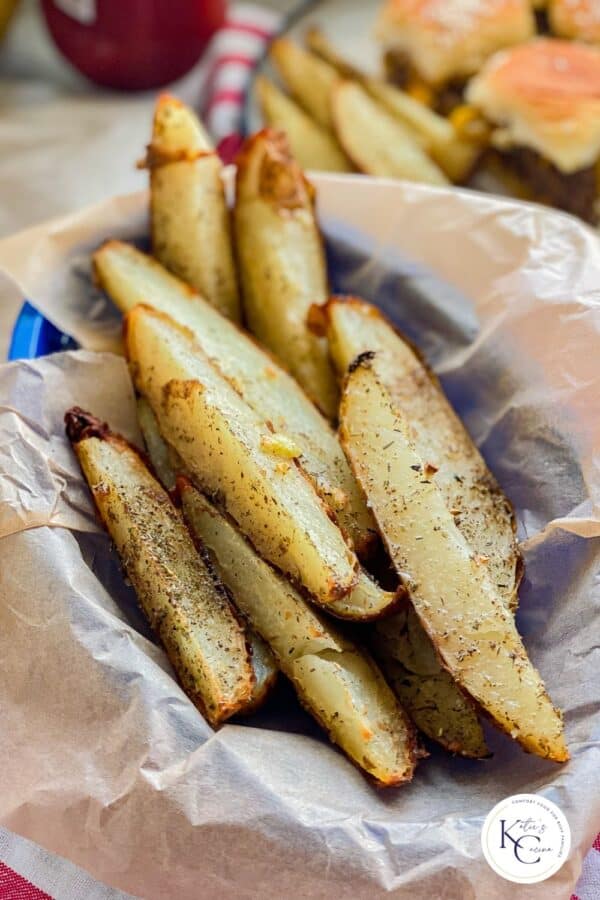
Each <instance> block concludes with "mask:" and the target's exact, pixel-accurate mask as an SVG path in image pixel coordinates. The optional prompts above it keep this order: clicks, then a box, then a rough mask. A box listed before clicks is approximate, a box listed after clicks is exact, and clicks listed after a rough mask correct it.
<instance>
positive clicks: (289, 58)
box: [269, 37, 339, 131]
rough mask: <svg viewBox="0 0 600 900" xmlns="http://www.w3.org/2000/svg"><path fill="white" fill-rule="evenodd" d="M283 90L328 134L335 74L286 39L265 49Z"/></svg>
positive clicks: (319, 60)
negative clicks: (284, 88) (267, 49)
mask: <svg viewBox="0 0 600 900" xmlns="http://www.w3.org/2000/svg"><path fill="white" fill-rule="evenodd" d="M269 58H270V60H271V61H272V62H273V64H274V65H275V68H276V69H277V73H278V74H279V77H280V78H281V80H282V82H283V84H284V87H286V88H287V89H288V91H289V92H290V94H291V95H292V97H293V98H294V100H296V102H297V103H298V104H299V105H300V106H301V107H302V109H304V111H305V112H306V113H308V115H309V116H310V117H311V119H313V120H314V121H315V122H317V123H318V124H319V125H320V126H321V127H322V128H326V129H328V130H329V131H331V129H332V126H333V122H332V118H331V91H332V88H333V86H334V84H336V82H337V81H338V80H339V75H338V73H337V72H336V70H335V69H334V68H333V67H332V66H330V65H329V64H328V63H326V62H324V61H323V60H322V59H319V57H318V56H315V55H314V53H309V52H308V51H307V50H305V49H304V47H300V46H299V45H298V44H296V43H294V41H290V40H289V39H288V38H283V37H280V38H277V39H276V40H274V41H273V42H272V44H271V46H270V47H269Z"/></svg>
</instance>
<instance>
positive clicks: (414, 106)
mask: <svg viewBox="0 0 600 900" xmlns="http://www.w3.org/2000/svg"><path fill="white" fill-rule="evenodd" d="M364 86H365V88H366V90H367V91H368V93H369V94H370V95H371V96H372V97H373V98H374V99H375V100H377V101H378V103H380V104H381V106H383V107H384V108H385V109H386V110H387V112H388V113H391V115H393V116H394V117H395V118H397V119H398V121H399V122H400V123H401V124H403V125H406V126H408V127H409V128H411V129H412V130H413V132H414V134H415V135H417V136H418V137H419V139H420V140H421V141H422V143H423V146H424V147H425V150H426V151H427V152H428V153H429V154H430V155H431V157H432V158H433V160H434V161H435V162H436V163H437V164H438V165H439V166H440V167H441V168H442V169H443V171H444V172H445V174H446V175H447V176H448V178H450V180H451V181H453V182H455V183H456V182H462V181H465V179H467V178H468V177H469V175H470V174H471V172H472V171H473V168H474V167H475V164H476V162H477V160H478V159H479V157H480V156H481V153H482V151H483V149H484V146H483V144H482V143H481V142H477V141H467V140H464V139H462V138H460V137H459V135H458V134H457V133H456V130H455V129H454V128H453V126H452V124H451V122H449V121H448V119H445V118H444V116H440V115H439V114H438V113H436V112H434V111H433V110H432V109H429V107H427V106H425V105H424V104H423V103H419V101H418V100H415V99H414V98H413V97H411V96H410V95H409V94H407V93H406V92H405V91H401V90H400V88H397V87H395V86H394V85H392V84H387V83H386V82H385V81H379V80H378V79H376V78H368V79H367V80H366V81H365V82H364Z"/></svg>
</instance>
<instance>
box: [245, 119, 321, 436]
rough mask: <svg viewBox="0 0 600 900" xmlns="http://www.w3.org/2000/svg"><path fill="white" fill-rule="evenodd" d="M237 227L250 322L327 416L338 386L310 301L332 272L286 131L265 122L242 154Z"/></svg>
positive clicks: (308, 191)
mask: <svg viewBox="0 0 600 900" xmlns="http://www.w3.org/2000/svg"><path fill="white" fill-rule="evenodd" d="M236 185H237V196H236V202H235V207H234V217H233V221H234V228H235V236H236V247H237V254H238V263H239V269H240V278H241V283H242V292H243V300H244V311H245V313H246V318H247V320H248V324H249V327H250V330H251V331H252V332H253V333H254V334H255V335H256V336H257V338H258V339H259V340H260V341H261V342H262V343H263V344H265V346H267V347H268V348H269V349H270V350H272V351H273V353H274V354H275V356H277V357H278V358H279V359H280V360H282V362H283V363H284V365H285V366H286V367H287V368H288V369H289V370H290V372H291V373H292V375H294V377H295V378H296V379H297V381H298V382H299V383H300V384H301V386H302V387H303V388H304V390H305V391H306V393H307V394H308V395H309V397H310V398H311V400H313V402H314V403H316V404H317V406H318V407H319V408H320V409H321V410H322V412H324V413H325V415H326V416H328V417H329V418H330V419H335V418H336V416H337V404H338V399H339V395H338V387H337V382H336V379H335V375H334V372H333V368H332V366H331V363H330V360H329V355H328V350H327V342H326V341H324V340H323V339H322V338H319V337H316V336H315V335H313V334H311V332H310V331H309V329H308V327H307V323H306V316H307V313H308V310H309V308H310V305H311V303H324V302H325V301H326V300H327V294H328V289H327V273H326V269H325V258H324V254H323V244H322V241H321V235H320V233H319V228H318V226H317V222H316V219H315V213H314V208H313V199H312V193H311V188H310V185H309V184H308V182H307V181H306V180H305V178H304V176H303V174H302V170H301V169H300V167H299V166H298V164H297V163H296V162H295V161H294V160H293V159H292V156H291V154H290V150H289V145H288V142H287V140H286V138H285V135H284V134H282V133H281V132H276V131H271V130H269V129H265V130H264V131H261V132H259V133H258V134H257V135H255V136H254V137H253V138H251V139H250V140H249V141H247V142H246V144H245V146H244V148H243V149H242V152H241V154H240V156H239V158H238V168H237V179H236Z"/></svg>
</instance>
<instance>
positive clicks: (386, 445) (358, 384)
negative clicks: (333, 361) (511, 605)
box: [340, 353, 569, 762]
mask: <svg viewBox="0 0 600 900" xmlns="http://www.w3.org/2000/svg"><path fill="white" fill-rule="evenodd" d="M340 420H341V428H340V430H341V437H342V444H343V446H344V449H345V450H346V453H347V454H348V457H349V459H350V462H351V464H352V466H353V468H354V471H355V474H356V476H357V478H358V481H359V483H360V484H361V485H362V488H363V490H364V491H365V494H366V495H367V497H368V498H369V501H370V503H371V505H372V508H373V512H374V514H375V518H376V519H377V522H378V524H379V527H380V529H381V532H382V536H383V538H384V541H385V543H386V546H387V549H388V552H389V554H390V557H391V558H392V560H393V562H394V565H395V567H396V570H397V572H398V574H399V575H400V577H401V578H402V579H403V582H404V584H405V586H406V587H407V589H408V591H409V594H410V598H411V601H412V603H413V605H414V608H415V610H416V612H417V614H418V616H419V619H420V620H421V623H422V624H423V625H424V627H425V629H426V631H427V632H428V634H429V636H430V638H431V640H432V642H433V644H434V646H435V648H436V651H437V653H438V654H439V657H440V659H441V660H442V662H443V664H444V666H445V667H446V668H447V669H448V671H449V672H450V674H451V675H452V676H453V677H454V679H455V680H456V682H457V683H458V684H459V685H460V686H461V687H463V688H464V689H465V690H466V691H467V692H468V693H469V694H470V695H471V696H472V697H473V699H474V700H476V701H477V702H478V703H479V704H480V705H481V707H482V708H483V709H484V710H485V711H486V712H487V713H488V714H489V715H490V717H491V718H492V719H493V721H494V722H495V723H496V724H497V725H498V726H499V727H500V728H502V729H503V730H504V731H506V732H507V733H508V734H509V735H511V737H513V738H515V739H516V740H517V741H519V743H520V744H521V745H522V746H523V747H524V748H525V749H526V750H528V751H530V752H532V753H536V754H537V755H539V756H542V757H547V758H549V759H553V760H555V761H557V762H564V761H565V760H567V759H568V758H569V754H568V750H567V747H566V744H565V740H564V733H563V723H562V718H561V715H560V713H559V712H558V710H557V709H555V707H554V706H553V705H552V703H551V701H550V699H549V697H548V694H547V693H546V689H545V687H544V684H543V682H542V680H541V678H540V675H539V674H538V672H537V671H536V670H535V668H534V667H533V665H532V664H531V662H530V661H529V659H528V657H527V653H526V651H525V648H524V646H523V643H522V641H521V638H520V636H519V634H518V632H517V629H516V626H515V622H514V619H513V617H512V615H511V614H510V612H509V611H508V610H507V609H506V606H505V604H504V602H503V601H502V599H501V597H500V596H499V594H498V592H497V591H496V590H495V588H494V586H493V585H492V582H491V581H490V579H489V576H488V572H487V567H486V564H485V562H484V561H483V560H481V559H480V558H478V557H477V555H476V554H474V553H473V551H472V549H471V548H470V547H469V545H468V544H467V542H466V540H465V539H464V537H463V535H462V534H461V533H460V531H459V530H458V528H457V527H456V523H455V522H454V518H453V516H452V513H451V512H450V511H449V510H448V507H447V506H446V503H445V500H444V496H443V494H442V492H441V490H440V489H439V488H438V487H437V485H436V483H435V479H434V478H432V477H431V473H430V472H429V471H428V470H427V468H426V464H425V461H424V460H423V459H422V457H420V456H419V455H418V453H417V451H416V449H415V445H414V443H413V441H412V438H411V429H410V424H409V420H408V419H407V416H406V415H405V414H404V413H403V412H402V411H401V410H399V409H398V408H394V406H393V404H392V401H391V398H390V394H389V393H388V392H387V391H386V389H385V387H384V386H383V384H382V382H381V381H380V379H379V377H378V375H377V373H376V369H375V367H374V365H373V354H369V353H366V354H363V356H360V357H359V358H358V360H357V361H356V362H355V363H354V364H353V366H352V367H351V370H350V373H349V375H348V376H347V379H346V384H345V388H344V393H343V399H342V405H341V410H340Z"/></svg>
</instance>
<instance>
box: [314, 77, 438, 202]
mask: <svg viewBox="0 0 600 900" xmlns="http://www.w3.org/2000/svg"><path fill="white" fill-rule="evenodd" d="M332 111H333V124H334V132H335V134H336V137H337V139H338V141H339V143H340V145H341V147H342V149H343V150H344V152H345V153H346V155H347V156H348V158H349V159H350V160H351V161H352V162H353V163H354V165H355V166H356V167H357V169H358V170H359V171H360V172H364V173H366V174H367V175H377V176H380V177H382V178H404V179H406V180H408V181H418V182H423V183H424V184H434V185H446V184H448V179H447V178H446V176H445V175H444V173H443V172H442V170H441V169H440V168H439V166H437V165H436V163H434V162H433V160H432V159H430V158H429V156H428V155H427V153H426V152H425V151H424V150H423V147H422V146H421V144H420V143H419V138H418V137H417V136H416V135H415V133H414V131H412V130H411V129H410V128H408V127H407V126H405V125H404V124H403V123H402V122H400V121H399V120H398V119H397V118H395V117H394V116H392V115H390V114H389V113H388V112H387V111H386V110H385V109H383V107H381V106H380V105H379V104H378V103H377V102H376V101H375V100H373V99H372V98H371V97H370V96H369V95H368V94H367V92H366V91H365V90H364V88H362V87H361V86H360V85H359V84H356V83H354V82H352V81H341V82H339V84H337V85H336V86H335V87H334V88H333V96H332Z"/></svg>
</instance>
